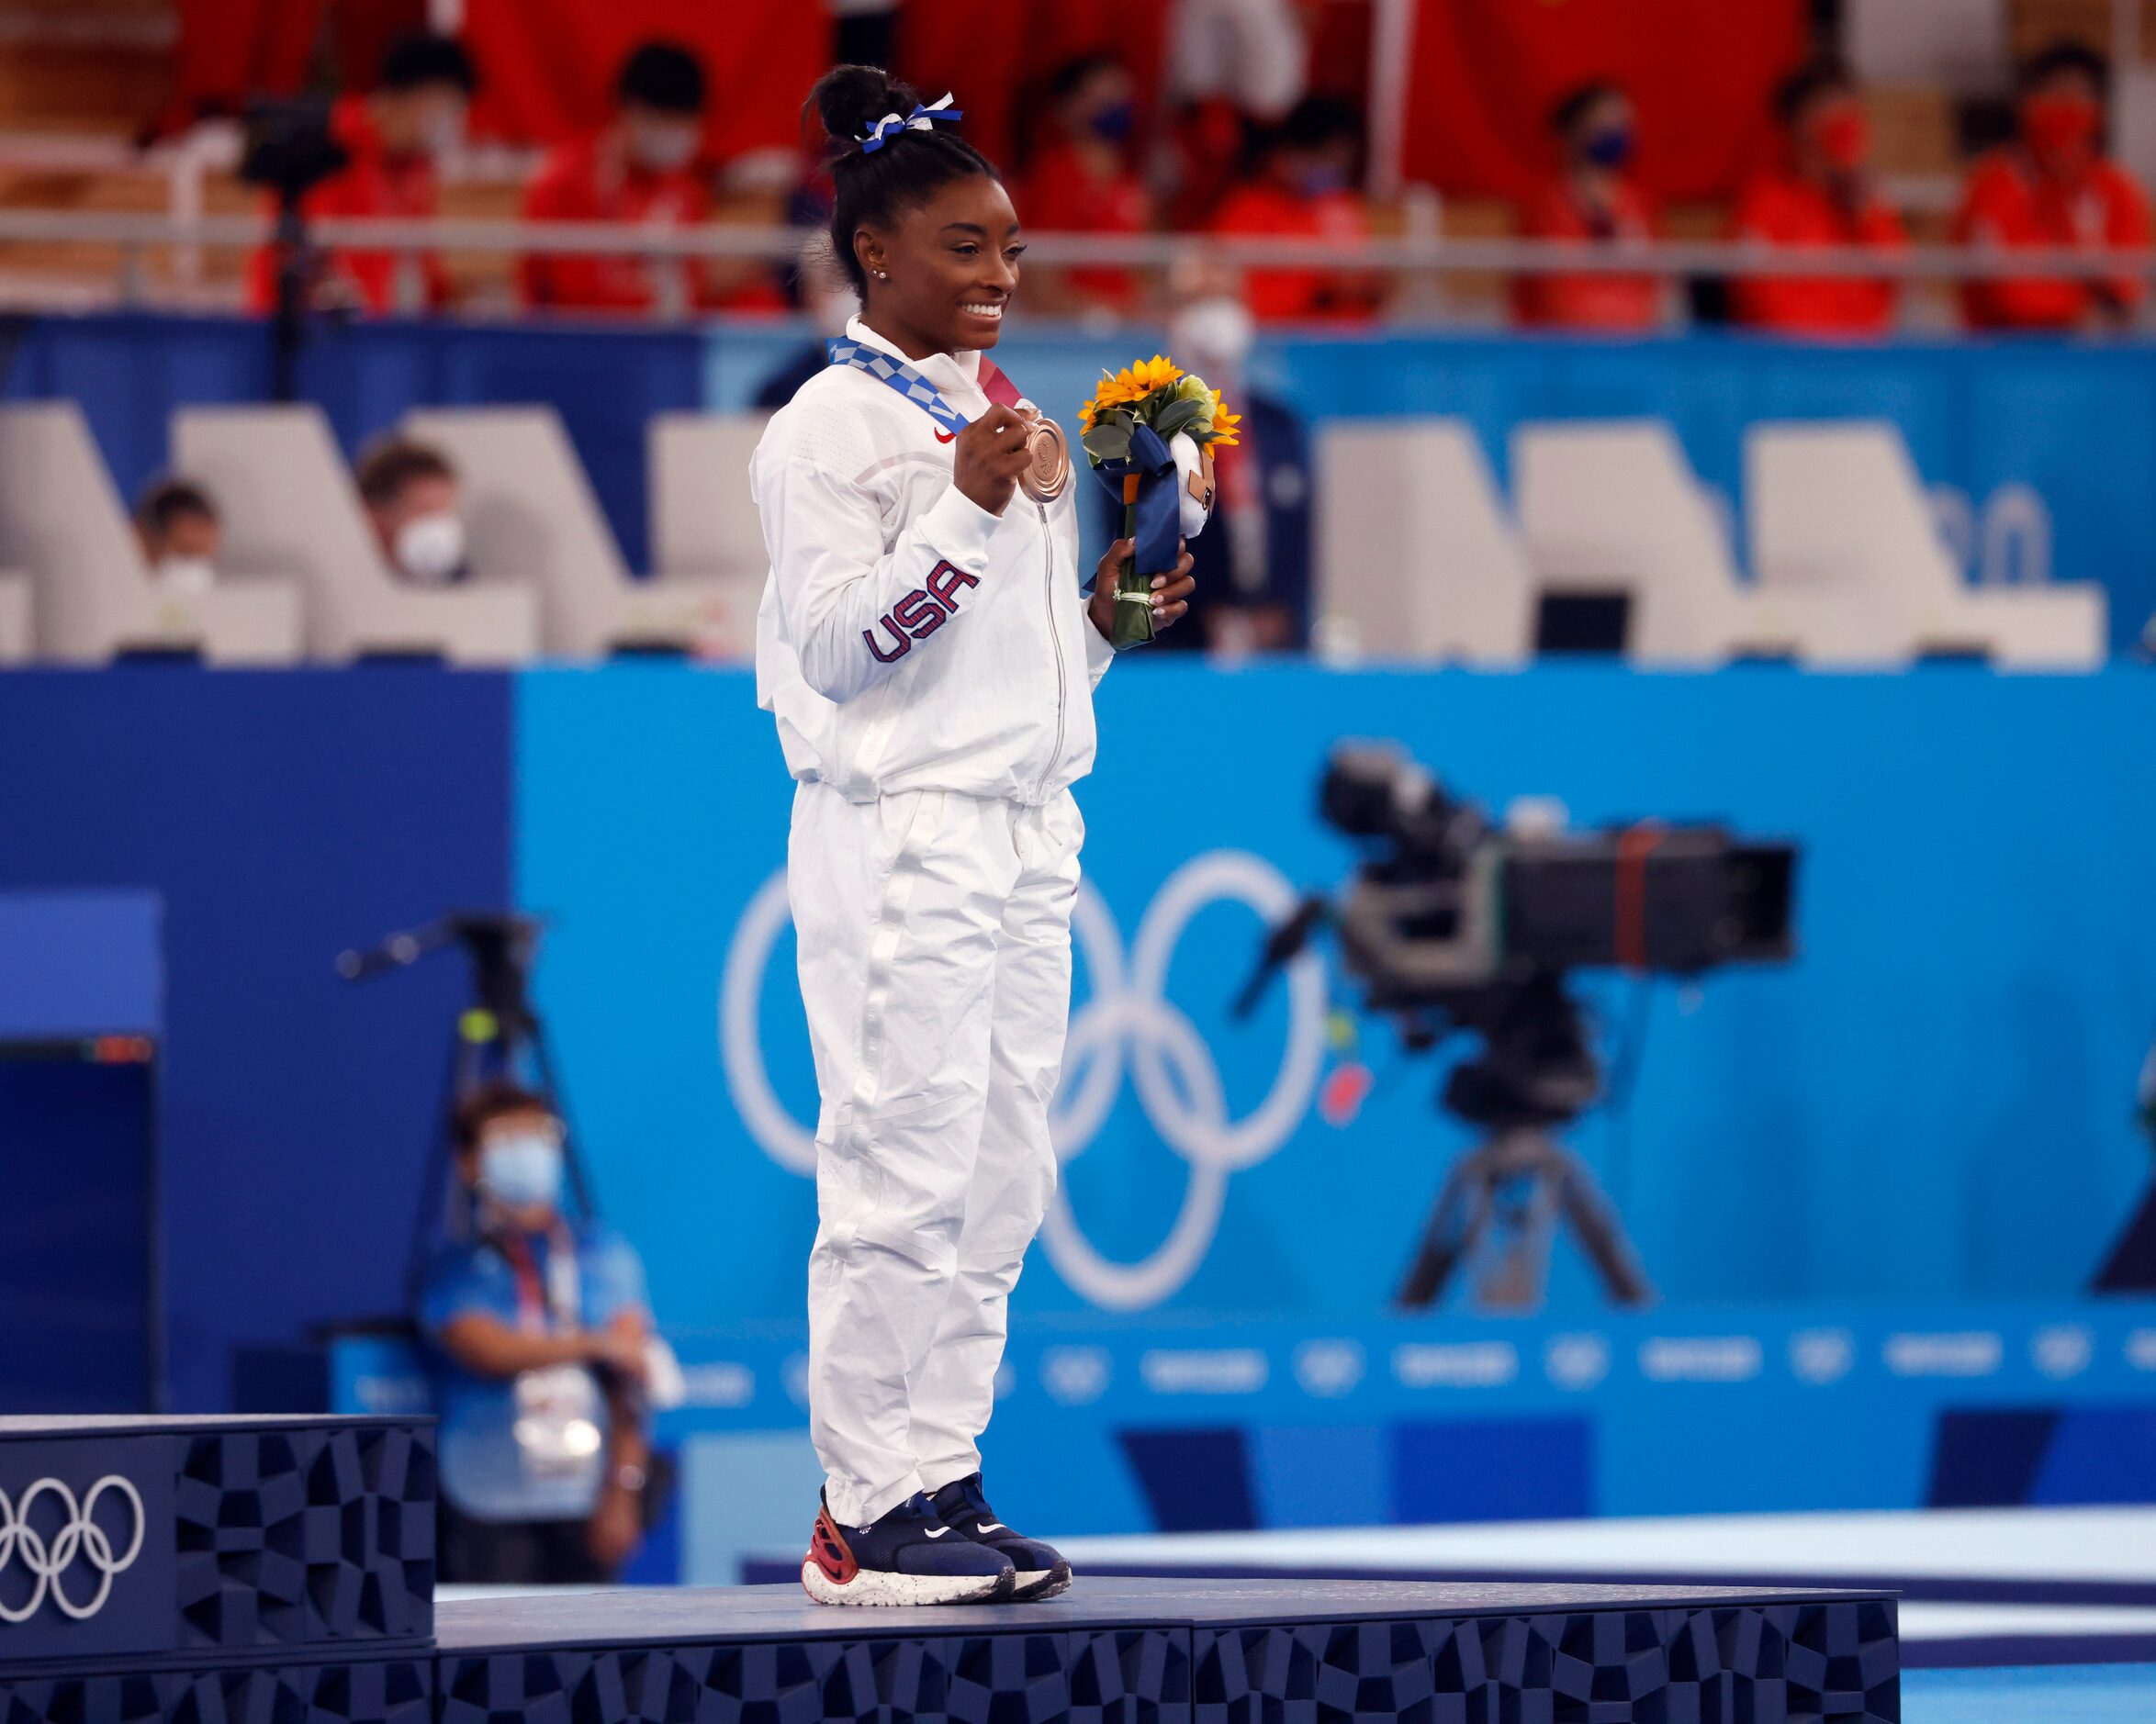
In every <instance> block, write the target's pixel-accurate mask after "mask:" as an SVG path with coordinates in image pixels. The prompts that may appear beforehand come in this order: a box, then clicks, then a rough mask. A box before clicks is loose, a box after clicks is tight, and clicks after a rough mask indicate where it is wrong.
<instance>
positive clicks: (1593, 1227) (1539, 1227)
mask: <svg viewBox="0 0 2156 1724" xmlns="http://www.w3.org/2000/svg"><path fill="white" fill-rule="evenodd" d="M1560 1227H1569V1228H1570V1229H1571V1232H1572V1236H1573V1237H1574V1239H1575V1240H1576V1241H1577V1243H1578V1246H1579V1248H1580V1250H1581V1251H1582V1252H1583V1253H1585V1255H1586V1257H1587V1260H1588V1261H1589V1263H1590V1264H1591V1265H1592V1266H1593V1268H1594V1271H1595V1275H1596V1278H1597V1279H1598V1280H1599V1281H1600V1282H1601V1284H1602V1291H1603V1293H1604V1294H1605V1295H1606V1296H1607V1297H1608V1299H1609V1301H1610V1303H1611V1304H1614V1305H1644V1304H1647V1303H1649V1302H1650V1301H1651V1300H1652V1299H1653V1297H1654V1290H1653V1288H1651V1287H1650V1286H1649V1285H1648V1284H1647V1279H1646V1276H1645V1273H1644V1272H1643V1271H1642V1270H1641V1269H1640V1266H1639V1260H1638V1259H1637V1258H1636V1257H1635V1256H1634V1253H1633V1249H1632V1246H1631V1243H1630V1241H1628V1240H1627V1239H1626V1238H1625V1237H1624V1228H1623V1224H1622V1223H1621V1222H1620V1221H1619V1220H1618V1218H1617V1212H1616V1210H1615V1209H1614V1208H1613V1207H1612V1206H1611V1203H1610V1200H1609V1198H1608V1197H1607V1196H1605V1195H1604V1194H1603V1192H1602V1189H1601V1187H1600V1185H1598V1184H1596V1183H1595V1179H1594V1175H1593V1174H1591V1173H1589V1171H1588V1170H1587V1167H1586V1165H1585V1164H1584V1163H1583V1162H1582V1161H1581V1160H1580V1159H1579V1158H1578V1156H1577V1155H1575V1154H1574V1153H1573V1152H1572V1151H1571V1150H1570V1149H1569V1148H1567V1147H1566V1146H1565V1145H1564V1143H1563V1142H1561V1141H1560V1140H1559V1139H1558V1138H1557V1137H1556V1136H1555V1135H1554V1134H1553V1133H1552V1132H1551V1130H1550V1129H1549V1127H1547V1126H1546V1125H1508V1126H1502V1127H1499V1129H1497V1130H1494V1131H1492V1132H1491V1133H1490V1135H1489V1136H1488V1137H1486V1138H1484V1139H1483V1141H1482V1142H1481V1143H1480V1144H1478V1145H1477V1147H1475V1148H1473V1149H1471V1150H1469V1151H1468V1152H1467V1154H1466V1155H1465V1156H1463V1157H1462V1158H1461V1159H1460V1160H1459V1161H1458V1162H1457V1163H1456V1164H1455V1165H1454V1168H1453V1170H1452V1171H1451V1172H1450V1173H1448V1174H1446V1175H1445V1182H1444V1185H1443V1188H1442V1189H1441V1190H1440V1191H1439V1192H1438V1194H1437V1203H1436V1205H1435V1206H1434V1207H1433V1208H1432V1210H1431V1212H1430V1222H1429V1226H1427V1227H1425V1228H1424V1230H1423V1234H1422V1241H1421V1244H1420V1246H1419V1247H1418V1248H1416V1252H1415V1259H1414V1261H1413V1262H1412V1263H1410V1264H1409V1266H1408V1272H1407V1275H1406V1277H1405V1278H1404V1279H1403V1280H1402V1281H1401V1282H1400V1288H1399V1292H1398V1294H1397V1295H1395V1297H1396V1300H1397V1302H1398V1304H1399V1307H1400V1308H1401V1309H1402V1310H1403V1311H1421V1310H1425V1309H1427V1308H1428V1307H1430V1306H1431V1305H1433V1304H1436V1303H1437V1302H1438V1301H1439V1300H1441V1299H1442V1298H1443V1297H1444V1293H1445V1289H1446V1287H1447V1286H1449V1285H1450V1284H1451V1282H1452V1281H1453V1280H1454V1277H1455V1276H1456V1275H1457V1274H1458V1273H1459V1271H1460V1270H1461V1268H1462V1267H1463V1266H1464V1265H1465V1264H1468V1263H1470V1262H1471V1261H1472V1262H1478V1263H1479V1265H1480V1267H1479V1268H1478V1270H1477V1273H1476V1276H1475V1294H1474V1297H1475V1304H1476V1306H1477V1309H1479V1310H1483V1311H1537V1310H1540V1309H1541V1308H1542V1304H1543V1302H1544V1298H1545V1296H1546V1295H1547V1293H1548V1291H1549V1279H1550V1248H1551V1247H1552V1246H1553V1245H1554V1244H1555V1240H1556V1237H1557V1233H1558V1230H1559V1228H1560Z"/></svg>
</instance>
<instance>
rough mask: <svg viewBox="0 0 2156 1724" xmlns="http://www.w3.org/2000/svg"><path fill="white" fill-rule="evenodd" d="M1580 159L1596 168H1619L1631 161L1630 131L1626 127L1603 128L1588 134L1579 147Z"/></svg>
mask: <svg viewBox="0 0 2156 1724" xmlns="http://www.w3.org/2000/svg"><path fill="white" fill-rule="evenodd" d="M1579 154H1580V158H1581V160H1583V161H1586V162H1592V163H1593V164H1594V165H1595V166H1596V167H1598V168H1611V169H1615V168H1621V167H1623V165H1624V164H1625V163H1626V162H1630V161H1631V160H1632V129H1631V128H1630V127H1628V126H1605V127H1604V128H1603V129H1601V130H1600V131H1596V132H1589V134H1588V136H1587V140H1586V141H1585V142H1584V143H1582V144H1581V145H1580V146H1579Z"/></svg>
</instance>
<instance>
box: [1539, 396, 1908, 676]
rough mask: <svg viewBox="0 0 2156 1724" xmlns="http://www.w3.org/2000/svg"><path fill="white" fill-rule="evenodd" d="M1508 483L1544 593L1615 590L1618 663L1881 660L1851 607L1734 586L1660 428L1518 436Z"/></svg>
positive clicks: (1703, 496) (1562, 429)
mask: <svg viewBox="0 0 2156 1724" xmlns="http://www.w3.org/2000/svg"><path fill="white" fill-rule="evenodd" d="M1512 483H1513V487H1514V496H1515V498H1516V499H1517V502H1518V506H1519V509H1520V521H1521V527H1522V532H1524V533H1525V535H1526V539H1527V548H1528V554H1529V556H1530V557H1531V558H1532V559H1533V564H1534V569H1535V574H1536V576H1537V577H1538V578H1539V579H1540V581H1541V583H1542V587H1543V590H1544V591H1545V592H1558V593H1562V592H1622V593H1624V594H1626V595H1628V596H1629V598H1630V601H1631V612H1632V614H1631V617H1630V620H1629V625H1628V630H1627V636H1628V638H1627V640H1626V643H1625V647H1626V652H1627V654H1628V655H1629V656H1630V657H1632V658H1633V659H1634V660H1636V661H1638V662H1639V663H1642V664H1646V665H1670V666H1704V665H1717V664H1722V663H1724V662H1726V661H1727V660H1729V659H1731V658H1733V657H1736V656H1738V655H1744V654H1753V655H1772V656H1788V657H1795V658H1798V659H1800V660H1802V661H1805V662H1807V663H1828V664H1832V663H1847V664H1860V663H1864V662H1867V661H1871V660H1877V659H1879V658H1881V657H1884V656H1886V655H1887V653H1888V646H1887V639H1888V632H1886V631H1884V630H1882V629H1881V627H1880V625H1879V624H1878V622H1877V621H1876V620H1875V619H1873V618H1872V617H1870V616H1869V615H1868V614H1867V610H1866V607H1865V606H1864V605H1863V604H1862V603H1860V602H1859V601H1858V599H1856V598H1855V597H1854V596H1853V595H1850V594H1847V593H1842V592H1827V593H1782V592H1775V593H1769V592H1764V591H1761V590H1759V589H1757V588H1753V587H1749V586H1746V584H1745V583H1744V582H1743V581H1742V580H1741V579H1740V577H1739V575H1738V571H1737V566H1736V560H1735V555H1734V554H1733V552H1732V550H1731V548H1730V543H1729V538H1728V534H1727V532H1725V531H1724V526H1723V521H1722V517H1721V515H1720V513H1719V511H1718V510H1717V509H1715V507H1714V503H1713V500H1712V498H1711V497H1710V496H1709V495H1708V492H1707V490H1706V487H1704V486H1702V485H1701V483H1700V482H1699V479H1698V477H1697V476H1695V475H1694V474H1693V472H1692V469H1691V464H1690V461H1688V460H1687V459H1686V457H1685V453H1684V450H1683V449H1682V447H1681V446H1680V445H1679V443H1678V441H1677V438H1676V436H1675V434H1674V433H1673V432H1672V431H1670V429H1669V427H1668V425H1667V424H1665V423H1664V422H1663V421H1661V420H1603V421H1594V420H1587V421H1578V422H1567V423H1564V424H1529V425H1522V426H1521V427H1519V428H1518V430H1516V431H1514V432H1513V434H1512Z"/></svg>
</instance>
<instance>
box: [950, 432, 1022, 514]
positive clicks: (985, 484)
mask: <svg viewBox="0 0 2156 1724" xmlns="http://www.w3.org/2000/svg"><path fill="white" fill-rule="evenodd" d="M954 453H955V456H956V465H955V466H954V468H953V471H952V474H951V482H952V483H953V484H955V485H956V486H957V487H959V489H960V490H961V491H963V492H964V493H965V494H966V495H967V496H968V497H970V498H972V499H973V501H974V502H976V503H978V504H979V505H980V506H981V507H982V508H983V509H986V510H987V511H988V512H989V513H990V514H992V515H1000V514H1002V513H1003V511H1004V509H1005V507H1006V506H1007V505H1008V504H1009V502H1010V500H1011V492H1012V491H1013V490H1015V489H1016V487H1017V483H1018V475H1019V474H1021V473H1023V472H1025V470H1026V461H1027V455H1026V420H1025V416H1024V415H1023V414H1021V413H1019V412H1018V411H1017V409H1015V408H1008V407H992V408H990V409H988V411H987V412H985V413H983V414H982V416H981V417H980V418H979V419H977V420H974V421H973V422H972V423H971V425H969V426H967V427H966V429H965V430H964V431H960V433H959V443H958V448H957V450H956V451H955V452H954Z"/></svg>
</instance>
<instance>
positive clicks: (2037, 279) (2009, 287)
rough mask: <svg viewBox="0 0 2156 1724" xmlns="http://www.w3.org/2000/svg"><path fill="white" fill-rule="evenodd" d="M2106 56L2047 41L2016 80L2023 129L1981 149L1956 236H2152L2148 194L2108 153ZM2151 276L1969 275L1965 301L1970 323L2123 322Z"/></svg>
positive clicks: (2052, 326) (2020, 240) (2104, 239)
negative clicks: (2048, 45)
mask: <svg viewBox="0 0 2156 1724" xmlns="http://www.w3.org/2000/svg"><path fill="white" fill-rule="evenodd" d="M2106 73H2107V68H2106V67H2105V62H2104V60H2103V57H2102V56H2101V55H2098V54H2095V53H2093V52H2091V51H2090V50H2088V49H2086V48H2083V47H2080V46H2078V45H2076V44H2072V43H2061V44H2060V45H2058V46H2056V47H2053V48H2049V49H2046V50H2044V51H2043V52H2042V53H2040V54H2038V55H2037V56H2036V57H2035V58H2034V59H2033V60H2031V61H2029V62H2027V64H2026V65H2025V66H2024V67H2023V68H2022V70H2021V75H2020V77H2019V79H2018V80H2017V97H2018V99H2017V105H2016V119H2017V122H2018V130H2019V136H2018V137H2017V138H2016V140H2015V141H2014V142H2013V143H2011V144H2009V145H2007V146H2006V147H2004V149H2000V150H1995V151H1992V152H1991V153H1990V154H1989V155H1987V156H1985V157H1984V158H1983V159H1982V161H1981V162H1978V163H1977V164H1976V166H1975V167H1974V168H1973V169H1971V172H1970V175H1969V182H1968V184H1967V185H1965V186H1964V187H1963V188H1962V193H1961V207H1960V210H1959V213H1958V214H1957V215H1956V217H1955V218H1954V236H1955V238H1956V239H1958V240H1960V241H1964V242H1966V243H1969V244H1971V245H1975V246H1978V247H1980V248H1993V249H2000V250H2009V251H2020V250H2036V249H2057V250H2061V251H2076V252H2102V251H2106V250H2110V249H2113V248H2117V249H2119V250H2139V249H2141V248H2143V247H2145V246H2147V245H2148V244H2149V241H2150V221H2149V199H2148V196H2147V194H2145V193H2144V192H2143V191H2142V190H2141V188H2140V186H2139V185H2137V184H2136V183H2135V181H2134V178H2133V176H2132V175H2131V174H2128V172H2127V171H2126V170H2125V169H2124V168H2122V167H2120V166H2119V165H2118V164H2117V162H2113V161H2112V160H2111V159H2110V158H2109V157H2107V156H2106V155H2105V153H2104V122H2105V84H2106V81H2107V80H2106ZM2146 291H2147V284H2146V283H2145V282H2143V281H2141V280H2139V279H2138V278H2137V277H2135V276H2132V275H2127V274H2120V275H2117V276H2113V277H2107V278H2105V279H2102V280H2080V281H2076V280H2071V279H2067V278H2064V277H2061V276H2055V275H2054V276H2048V277H2047V276H2020V277H2012V278H2000V277H1993V278H1989V279H1972V280H1971V281H1969V282H1966V283H1964V284H1963V285H1962V289H1961V312H1962V316H1963V317H1964V318H1965V319H1967V320H1968V322H1969V324H1970V326H1971V328H1972V329H1980V330H2072V329H2083V328H2087V327H2089V326H2090V325H2092V324H2103V323H2117V322H2123V321H2125V320H2126V319H2128V317H2130V316H2131V315H2132V313H2133V312H2134V311H2135V310H2136V309H2137V308H2139V305H2140V303H2141V300H2142V297H2143V296H2144V294H2145V293H2146Z"/></svg>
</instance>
